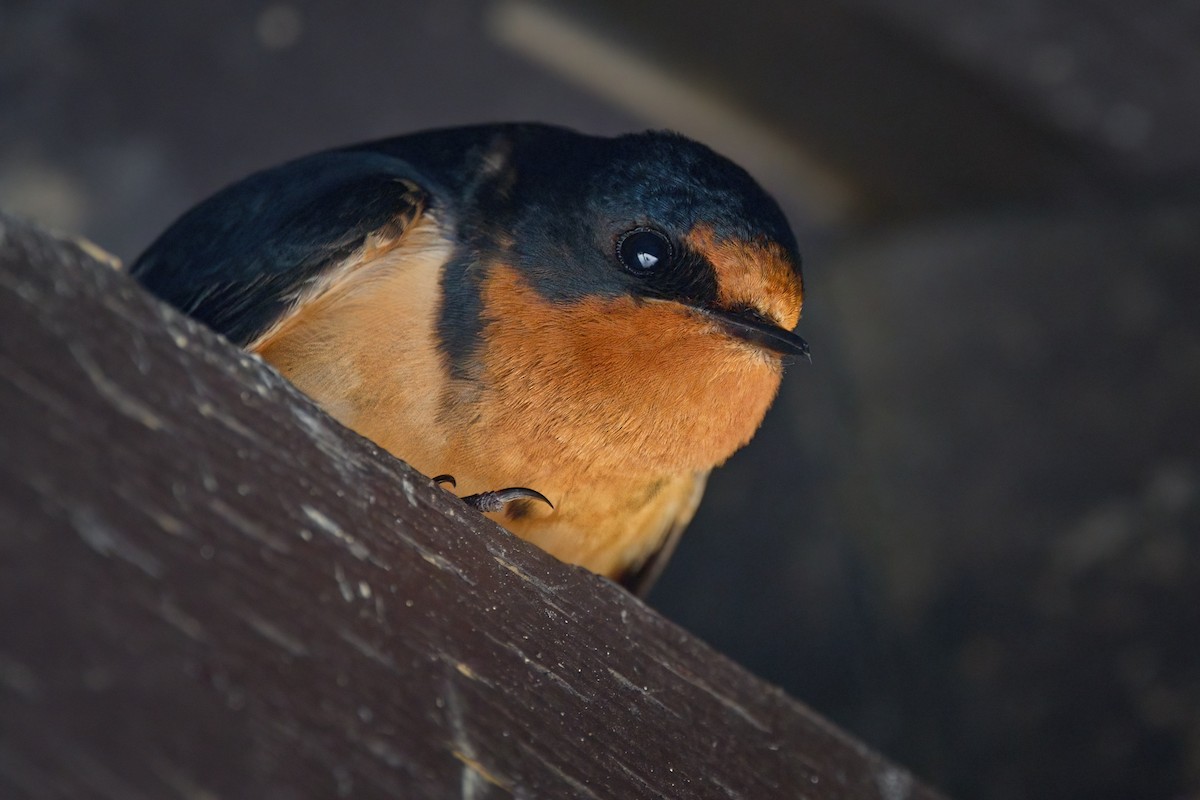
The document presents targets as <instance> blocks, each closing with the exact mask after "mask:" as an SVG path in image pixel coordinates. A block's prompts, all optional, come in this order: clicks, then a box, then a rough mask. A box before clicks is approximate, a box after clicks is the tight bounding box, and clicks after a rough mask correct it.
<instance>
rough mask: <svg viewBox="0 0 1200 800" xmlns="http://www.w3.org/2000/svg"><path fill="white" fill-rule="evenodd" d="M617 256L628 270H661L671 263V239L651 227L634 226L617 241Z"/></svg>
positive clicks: (638, 271)
mask: <svg viewBox="0 0 1200 800" xmlns="http://www.w3.org/2000/svg"><path fill="white" fill-rule="evenodd" d="M617 257H618V258H619V259H621V263H622V264H623V265H624V266H625V269H627V270H629V271H630V272H634V273H639V274H640V273H646V272H652V271H654V270H661V269H664V268H665V267H667V266H668V265H669V264H670V263H671V241H670V239H668V238H667V237H666V236H664V235H663V234H661V233H659V232H658V231H656V230H653V229H651V228H635V229H633V230H631V231H629V232H628V233H626V234H625V235H624V236H622V237H621V239H620V241H618V242H617Z"/></svg>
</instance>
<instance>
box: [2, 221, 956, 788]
mask: <svg viewBox="0 0 1200 800" xmlns="http://www.w3.org/2000/svg"><path fill="white" fill-rule="evenodd" d="M0 419H2V420H3V436H2V438H0V708H2V709H3V712H2V713H0V796H3V797H6V798H10V797H11V798H20V797H101V798H118V797H119V798H164V797H186V798H242V797H245V798H276V797H280V798H298V797H314V798H333V797H393V798H447V797H464V798H488V797H507V796H514V797H521V798H537V797H555V798H557V797H583V798H610V797H611V798H637V797H687V798H704V797H714V798H739V797H742V798H766V797H789V798H796V797H809V798H887V800H899V798H926V797H933V796H934V795H933V794H932V793H931V792H929V791H928V790H926V789H924V788H923V787H921V786H920V785H919V784H917V783H916V782H914V781H913V779H912V778H911V777H910V776H909V775H908V773H906V772H905V771H903V770H901V769H898V768H896V767H894V766H892V765H890V764H889V763H887V762H886V761H884V760H883V759H881V758H880V757H879V756H877V755H875V754H874V753H872V752H870V751H869V750H867V749H866V748H864V747H862V746H861V745H859V744H857V743H856V742H854V741H853V740H851V739H850V738H848V737H847V736H845V735H844V734H842V733H840V732H839V731H837V730H836V729H834V728H833V727H832V726H830V725H829V724H828V723H827V722H825V721H823V720H821V719H820V718H818V717H816V716H815V715H813V714H812V713H811V712H810V711H808V710H807V709H806V708H804V707H803V706H801V705H800V704H798V703H797V702H795V701H794V700H792V699H790V698H789V697H787V696H785V695H784V694H782V693H781V692H780V691H779V690H777V689H775V688H773V687H771V686H768V685H766V684H764V683H763V682H761V681H759V680H758V679H756V678H754V677H753V676H751V675H749V674H747V673H746V672H745V671H743V670H742V669H741V668H739V667H738V666H737V665H735V664H733V663H731V662H730V661H728V660H727V659H725V658H723V657H722V656H720V655H719V654H717V653H714V652H713V651H712V650H710V649H709V648H708V647H706V646H705V645H703V644H702V643H700V642H698V641H696V640H694V639H692V638H691V637H689V636H688V635H687V634H686V633H684V632H683V631H682V630H680V629H678V628H677V627H675V626H674V625H672V624H671V623H669V622H667V621H665V620H664V619H662V618H661V617H659V616H658V615H657V614H655V613H654V612H653V611H651V610H649V609H648V608H646V607H645V606H644V605H642V604H641V603H640V602H638V601H637V600H636V599H634V598H633V597H631V596H630V595H628V594H627V593H625V592H624V591H622V590H620V589H619V588H617V587H616V586H614V585H612V584H610V583H608V582H606V581H604V580H602V579H600V578H597V577H595V576H592V575H590V574H588V573H585V572H583V571H582V570H579V569H576V568H572V567H568V566H565V565H563V564H560V563H558V562H556V561H554V560H553V559H551V558H550V557H548V556H546V555H545V554H543V553H541V552H540V551H538V550H536V549H535V548H532V547H531V546H529V545H527V544H525V543H523V542H521V541H519V540H517V539H515V538H514V537H512V536H510V535H508V534H507V533H504V532H503V531H502V530H501V529H500V528H498V527H497V526H495V525H493V524H491V523H490V522H488V521H487V520H485V519H483V518H482V517H480V516H478V515H476V514H474V513H471V512H468V511H467V510H466V509H465V508H464V507H463V506H461V505H460V504H459V503H458V501H456V500H455V499H454V498H452V497H451V496H449V495H448V494H446V493H444V492H442V491H441V490H439V489H436V488H435V487H433V486H432V485H431V484H430V482H429V481H428V480H426V479H425V478H424V477H422V476H421V475H419V474H417V473H415V472H413V471H412V470H411V469H409V468H408V467H407V466H406V465H404V464H403V463H401V462H399V461H397V460H395V459H393V458H391V457H390V456H388V455H387V454H385V453H383V452H382V451H380V450H379V449H378V448H376V447H374V446H373V445H371V444H370V443H368V442H367V441H365V440H363V439H361V438H359V437H358V436H356V435H355V434H353V433H351V432H349V431H347V430H346V429H344V428H342V427H341V426H339V425H338V424H337V423H335V422H333V421H332V420H331V419H330V418H328V417H326V416H325V415H323V414H322V413H321V412H320V411H318V410H317V408H316V407H315V406H314V405H313V404H312V403H311V402H309V401H308V400H307V399H306V398H305V397H303V396H302V395H301V394H299V393H298V392H297V391H296V390H294V389H293V388H292V387H291V386H290V385H288V384H287V383H286V382H285V381H284V380H283V379H282V378H280V377H279V376H278V375H277V374H276V373H275V372H273V371H272V370H270V369H269V368H267V367H265V366H264V365H262V364H261V363H260V362H258V361H257V360H255V359H254V358H252V357H249V356H246V355H244V354H242V353H241V352H239V351H238V350H236V349H235V348H233V347H232V346H230V345H229V344H227V343H226V342H224V341H222V340H219V339H218V338H217V337H215V336H214V335H212V334H210V333H209V332H207V331H206V330H204V329H202V328H200V327H199V326H197V325H195V324H193V323H191V322H190V321H188V320H186V319H184V318H182V317H180V316H179V315H177V314H175V313H174V312H172V311H170V310H169V309H167V308H165V307H163V306H162V305H160V304H158V303H156V302H155V301H153V300H152V299H150V298H149V297H148V296H147V295H145V294H144V293H143V292H142V291H141V290H140V289H139V288H138V287H136V286H135V285H134V284H133V283H132V281H130V280H128V279H127V278H126V276H124V275H122V274H120V273H117V272H114V271H113V270H112V269H110V268H108V267H106V266H103V265H101V264H99V263H98V262H95V261H93V260H92V259H90V258H88V257H87V256H85V255H84V254H83V253H82V252H81V251H80V250H79V248H78V247H76V246H75V245H72V244H69V243H66V242H61V241H56V240H52V239H50V238H49V237H47V236H45V235H44V234H40V233H38V232H36V231H34V230H32V229H30V228H28V227H26V226H23V225H22V224H19V223H16V222H14V221H12V220H9V219H6V218H2V217H0Z"/></svg>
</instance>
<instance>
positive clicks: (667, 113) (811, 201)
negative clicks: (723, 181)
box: [488, 0, 854, 226]
mask: <svg viewBox="0 0 1200 800" xmlns="http://www.w3.org/2000/svg"><path fill="white" fill-rule="evenodd" d="M488 27H489V30H490V33H491V36H492V37H493V38H494V39H495V40H496V41H497V42H499V43H500V44H502V45H504V46H506V47H508V48H510V49H512V50H514V51H516V52H518V53H520V54H521V55H522V56H524V57H526V58H528V59H530V60H532V61H536V62H538V63H540V64H542V65H543V66H545V67H548V68H550V69H551V70H553V71H554V72H555V73H557V74H559V75H561V76H563V77H565V78H567V79H569V80H571V81H574V82H575V83H577V84H579V85H581V86H583V87H584V88H586V89H588V90H589V91H591V92H593V93H595V94H597V95H599V96H600V97H602V98H604V99H605V100H607V101H609V102H611V103H613V104H614V105H617V106H620V107H621V108H624V109H625V110H627V111H629V112H631V113H633V114H636V115H637V116H640V117H643V118H644V119H646V120H647V121H648V122H649V123H650V124H652V125H659V126H663V127H669V128H671V129H673V130H677V131H679V132H681V133H684V134H687V135H688V136H691V137H692V138H694V139H698V140H700V141H702V142H704V143H705V144H708V145H709V146H711V147H712V148H713V149H715V150H717V151H719V152H723V153H725V154H727V155H728V156H730V157H731V158H733V159H734V160H735V161H737V162H738V163H740V164H741V165H742V166H743V167H745V168H746V170H747V171H749V172H750V173H751V174H753V175H755V176H756V177H758V178H759V179H760V180H762V181H763V183H764V184H767V185H768V186H770V187H772V188H774V189H776V190H778V191H781V192H786V193H787V194H788V196H790V197H793V198H795V199H796V200H797V201H798V202H799V203H800V204H801V206H802V209H801V211H802V212H803V213H804V214H805V215H806V216H807V218H808V219H809V220H810V221H811V222H813V223H816V224H818V225H825V226H834V225H837V224H838V223H841V222H844V221H846V219H847V217H848V216H849V215H850V212H851V206H852V205H853V202H854V197H853V193H852V191H851V189H850V187H849V186H848V185H847V184H846V183H845V182H844V181H842V180H841V179H839V178H838V177H837V176H835V175H833V174H832V173H831V172H830V170H828V169H826V168H825V167H823V166H821V165H820V164H818V163H817V162H816V161H815V160H814V159H813V158H812V157H810V156H808V155H807V154H805V153H804V152H802V151H801V150H800V148H798V147H797V146H796V145H795V144H794V143H793V142H791V141H788V140H787V139H786V138H785V137H783V136H781V135H780V134H778V133H776V132H775V131H773V130H771V129H770V128H769V127H768V126H766V125H764V124H763V123H761V122H759V121H757V120H755V119H753V118H751V117H749V116H747V115H746V114H745V113H744V112H742V111H740V110H739V109H737V108H735V107H734V106H732V105H730V104H729V103H727V102H725V101H723V100H722V99H721V98H720V97H717V96H715V95H712V94H709V93H706V92H704V91H701V90H700V89H698V88H696V87H695V86H693V85H691V84H689V83H688V82H687V81H685V80H683V79H681V78H679V77H677V76H675V75H671V74H669V73H668V72H666V71H664V70H663V69H662V68H661V67H659V66H658V65H655V64H653V63H651V62H649V61H647V60H645V59H643V58H641V57H640V56H638V55H636V54H635V53H632V52H630V51H628V50H626V49H623V48H622V47H620V46H619V45H616V44H613V43H612V42H610V41H607V40H605V39H603V38H601V37H600V36H598V35H597V34H595V33H593V32H591V31H589V30H587V29H585V28H583V27H582V26H580V25H578V24H576V23H575V22H573V21H571V20H570V19H568V18H567V17H565V16H563V15H562V14H559V13H557V12H554V11H551V10H550V9H548V8H545V7H544V6H541V5H538V4H536V3H531V2H524V1H523V0H504V2H499V3H497V4H496V5H495V6H493V7H492V11H491V14H490V16H489V18H488Z"/></svg>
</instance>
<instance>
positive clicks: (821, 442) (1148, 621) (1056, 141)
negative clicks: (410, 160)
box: [0, 0, 1200, 798]
mask: <svg viewBox="0 0 1200 800" xmlns="http://www.w3.org/2000/svg"><path fill="white" fill-rule="evenodd" d="M500 120H541V121H547V122H555V123H560V124H565V125H568V126H572V127H575V128H578V129H581V130H584V131H588V132H593V133H601V134H615V133H619V132H623V131H629V130H638V129H643V128H646V127H670V128H675V129H678V130H681V131H683V132H685V133H688V134H690V135H692V136H695V137H696V138H699V139H702V140H704V141H706V142H708V143H709V144H711V145H713V146H714V147H715V148H717V149H718V150H720V151H723V152H724V153H726V154H727V155H729V156H731V157H732V158H734V159H735V160H737V161H739V162H741V163H743V164H744V165H745V166H746V167H747V168H748V169H750V171H751V172H752V173H754V174H755V175H756V176H757V177H758V178H759V179H760V180H761V181H762V182H763V184H764V185H766V186H767V187H768V188H769V190H770V191H772V192H773V193H774V194H775V195H776V196H777V197H778V198H779V199H780V201H781V203H782V204H783V206H784V208H785V210H786V211H787V212H788V214H789V216H790V217H791V219H792V220H793V223H794V225H795V228H796V231H797V234H798V236H799V239H800V242H801V249H802V250H803V251H804V253H805V258H806V265H805V271H806V283H807V287H808V290H809V291H808V302H807V305H806V309H805V317H804V320H803V321H802V322H801V327H800V332H801V333H802V334H803V335H804V336H805V337H806V338H807V339H808V340H809V341H810V342H811V344H812V347H813V354H814V355H813V363H812V364H811V365H807V364H799V365H796V366H795V367H793V368H792V369H791V372H790V374H789V375H788V377H787V379H786V381H785V385H784V389H783V392H782V394H781V396H780V399H779V402H778V403H777V405H776V408H775V409H774V411H773V412H772V413H771V414H770V415H769V416H768V420H767V422H766V424H765V426H764V429H763V431H762V433H761V434H760V435H759V436H758V437H757V439H756V440H755V441H754V442H753V444H752V445H751V446H750V447H748V448H747V449H746V450H744V451H743V452H741V453H740V454H738V455H737V456H735V457H734V458H733V459H732V460H731V462H730V463H729V465H728V466H727V467H726V468H724V469H722V470H720V471H719V472H718V473H717V474H716V475H715V476H714V478H713V480H712V482H711V484H710V490H709V494H708V496H707V498H706V500H705V503H704V505H703V506H702V508H701V510H700V514H699V517H698V518H697V520H696V522H695V523H694V525H693V527H692V528H691V529H690V531H689V533H688V535H687V536H686V537H685V538H684V542H683V545H682V546H681V548H680V550H679V552H678V554H677V555H676V557H675V560H674V562H673V563H672V565H671V567H670V568H669V569H668V570H667V572H666V575H665V577H664V578H663V580H662V582H661V583H660V585H659V586H658V588H657V589H656V590H655V592H654V593H653V595H652V596H651V598H650V602H651V604H652V605H654V606H656V607H657V608H659V609H660V610H661V611H662V612H663V613H664V614H666V615H667V616H668V617H670V618H671V619H673V620H675V621H676V622H678V623H680V624H681V625H683V626H684V627H686V628H688V629H689V630H691V631H693V632H695V633H696V634H698V635H699V636H701V637H702V638H704V639H705V640H707V641H708V642H710V643H712V645H713V646H715V647H716V648H717V649H719V650H721V651H723V652H725V653H727V654H729V655H730V656H731V657H733V658H734V659H736V660H737V661H739V662H741V663H743V664H745V665H746V666H747V667H749V668H750V669H751V670H753V671H755V672H757V673H758V674H760V675H762V676H764V677H766V678H768V679H769V680H771V681H774V682H776V683H778V684H780V685H782V686H783V687H785V688H786V689H787V690H788V691H789V692H790V693H791V694H793V695H794V696H796V697H797V698H799V699H801V700H802V701H804V702H805V703H807V704H809V705H811V706H812V707H814V708H816V709H817V710H818V711H819V712H821V713H822V714H824V715H826V716H828V717H829V718H831V719H832V720H834V721H835V722H837V723H838V724H840V725H842V726H844V727H845V728H847V729H848V730H850V731H851V732H853V733H854V734H855V735H857V736H859V737H861V738H862V739H864V740H865V741H867V742H868V743H870V744H871V745H872V746H874V747H876V748H878V749H880V750H882V751H883V752H885V753H886V754H888V755H890V756H892V757H893V758H896V759H898V760H899V761H901V762H903V763H905V764H907V765H908V766H910V767H911V768H912V769H913V770H914V771H916V772H917V773H918V774H920V775H922V776H923V777H925V778H926V779H927V780H929V781H931V782H933V783H934V784H936V785H938V786H940V787H942V788H943V789H944V790H945V791H947V792H948V793H950V794H952V795H955V796H959V797H963V798H967V797H978V798H1066V797H1088V798H1133V797H1137V798H1200V2H1197V0H1150V1H1149V2H1145V3H1140V4H1130V3H1124V2H1117V0H1019V1H1016V2H1014V0H957V1H956V2H951V1H950V0H903V1H900V0H820V1H819V2H809V3H794V4H789V3H756V2H740V3H728V2H709V0H689V1H688V2H682V0H678V1H676V0H669V1H668V2H656V3H646V2H639V1H635V0H607V2H599V3H596V2H591V3H589V2H583V1H582V0H580V1H579V2H566V3H556V4H553V5H549V4H537V3H533V2H527V1H526V0H503V1H498V2H484V1H483V0H441V1H440V2H428V3H420V2H388V3H382V2H380V3H367V2H361V1H360V2H355V1H354V0H346V1H344V2H339V3H317V2H247V1H246V0H240V1H239V2H233V1H232V0H208V1H207V2H174V3H161V2H151V1H150V0H142V1H141V2H132V1H128V0H125V1H121V0H112V1H110V2H90V1H87V0H58V1H57V2H53V3H47V2H35V1H34V0H27V1H25V2H21V1H20V0H0V207H2V208H4V209H5V210H7V211H10V212H14V213H17V214H20V215H24V216H27V217H30V218H32V219H34V220H37V221H39V222H41V223H43V224H45V225H47V226H50V227H52V228H56V229H59V230H63V231H67V232H73V233H82V234H84V235H86V236H88V237H90V238H91V239H93V240H94V241H95V242H97V243H98V244H100V245H101V246H103V247H105V248H107V249H109V250H111V251H112V252H114V253H116V254H117V255H118V256H120V257H121V258H123V259H125V260H126V261H128V260H130V259H132V258H133V257H134V256H136V255H137V253H138V252H140V250H141V249H142V248H143V247H144V246H146V245H147V244H148V243H149V242H150V240H151V239H152V238H153V237H154V236H155V235H156V234H157V233H158V232H159V231H161V230H162V229H163V228H164V227H165V226H166V225H167V224H168V223H169V222H170V221H172V220H173V219H174V218H175V217H176V216H177V215H178V214H180V213H181V212H182V211H184V210H185V209H186V208H187V207H189V206H190V205H192V204H193V203H195V202H197V201H198V200H200V199H202V198H203V197H204V196H206V195H208V194H209V193H211V192H213V191H214V190H216V189H217V188H219V187H220V186H222V185H223V184H225V183H227V182H230V181H232V180H235V179H237V178H240V177H243V176H244V175H246V174H247V173H249V172H251V171H253V170H255V169H258V168H261V167H264V166H268V165H272V164H275V163H278V162H280V161H283V160H285V159H288V158H291V157H294V156H298V155H301V154H304V153H307V152H310V151H314V150H318V149H322V148H326V147H330V146H334V145H339V144H346V143H350V142H354V141H358V140H363V139H370V138H375V137H381V136H386V135H392V134H397V133H402V132H407V131H411V130H416V129H420V128H427V127H433V126H443V125H454V124H461V123H470V122H483V121H500Z"/></svg>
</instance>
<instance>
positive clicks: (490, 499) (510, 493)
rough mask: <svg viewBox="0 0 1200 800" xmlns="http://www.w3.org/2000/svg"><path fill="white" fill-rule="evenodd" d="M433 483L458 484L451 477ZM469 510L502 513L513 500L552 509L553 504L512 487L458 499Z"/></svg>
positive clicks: (531, 493) (442, 476)
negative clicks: (544, 505)
mask: <svg viewBox="0 0 1200 800" xmlns="http://www.w3.org/2000/svg"><path fill="white" fill-rule="evenodd" d="M433 482H434V483H436V484H438V485H439V486H440V485H442V484H443V483H448V484H450V485H451V486H457V485H458V484H457V483H456V482H455V480H454V476H453V475H437V476H435V477H434V479H433ZM459 499H460V500H462V501H463V502H464V503H466V504H467V505H469V506H470V507H471V508H473V509H475V510H476V511H479V512H481V513H483V512H489V511H503V510H504V507H505V506H507V505H508V504H509V503H511V502H513V501H514V500H539V501H541V502H543V503H545V504H546V505H548V506H550V507H551V508H554V503H551V502H550V501H549V500H547V499H546V495H544V494H542V493H541V492H538V491H534V490H533V489H524V488H521V487H519V486H512V487H509V488H508V489H497V490H496V491H494V492H480V493H479V494H469V495H467V496H466V497H461V498H459Z"/></svg>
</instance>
